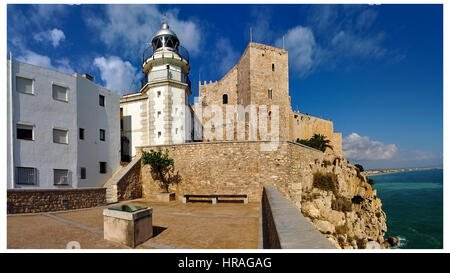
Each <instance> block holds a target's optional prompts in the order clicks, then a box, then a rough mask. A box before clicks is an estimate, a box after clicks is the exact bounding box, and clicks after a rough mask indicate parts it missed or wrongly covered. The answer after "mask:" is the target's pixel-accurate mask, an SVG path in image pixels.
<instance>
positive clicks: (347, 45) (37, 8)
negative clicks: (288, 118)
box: [7, 4, 443, 169]
mask: <svg viewBox="0 0 450 273" xmlns="http://www.w3.org/2000/svg"><path fill="white" fill-rule="evenodd" d="M163 14H166V17H167V22H168V24H169V26H170V28H171V29H172V30H174V32H175V33H176V34H177V36H178V37H179V39H180V42H181V45H182V46H183V47H185V48H186V49H187V50H188V51H189V55H190V65H191V72H190V78H191V81H192V82H196V83H198V81H199V80H201V81H210V80H212V81H215V80H220V78H221V77H222V76H223V75H224V74H225V73H226V72H227V71H228V70H229V69H230V68H232V67H233V66H234V65H235V64H236V63H237V61H238V60H239V57H240V56H241V54H242V53H243V52H244V50H245V48H246V46H247V44H248V42H249V41H250V29H251V33H252V35H251V36H252V40H253V41H254V42H260V43H264V44H268V45H272V46H276V47H280V48H282V47H283V37H284V48H285V49H286V50H288V52H289V87H290V96H291V103H292V108H293V110H299V111H301V112H302V113H308V114H310V115H314V116H318V117H322V118H325V119H331V120H332V121H333V123H334V130H335V131H337V132H342V136H343V152H344V156H345V157H346V158H348V159H349V161H350V162H351V163H359V164H362V165H363V166H364V167H365V168H366V169H389V168H414V167H435V166H442V160H443V8H442V5H437V4H435V5H406V4H402V5H392V4H389V5H305V4H283V5H268V4H266V5H262V4H252V5H236V4H235V5H223V4H221V5H219V4H214V5H198V4H197V5H187V4H184V5H174V4H171V5H143V4H141V5H88V4H84V5H12V4H9V5H7V50H8V52H9V51H12V53H13V59H15V60H17V61H22V62H26V63H31V64H34V65H38V66H42V67H46V68H50V69H54V70H57V71H60V72H63V73H73V72H78V73H88V74H90V75H92V76H94V80H95V82H97V83H99V84H101V85H103V86H105V87H107V88H109V89H111V90H113V91H115V92H117V93H119V94H125V93H130V92H137V91H139V87H140V79H141V78H142V77H143V74H142V72H141V71H140V67H141V64H142V52H143V50H144V49H145V48H146V47H147V46H148V45H147V44H146V43H147V42H149V41H151V39H152V37H153V34H154V33H155V32H156V31H157V30H158V29H159V28H160V26H161V20H162V18H163ZM193 86H194V90H193V91H194V94H195V95H197V94H198V90H197V86H198V85H197V84H194V85H193ZM191 101H192V98H191Z"/></svg>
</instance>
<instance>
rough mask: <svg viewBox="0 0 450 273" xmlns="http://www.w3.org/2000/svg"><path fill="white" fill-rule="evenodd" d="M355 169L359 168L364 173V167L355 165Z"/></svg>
mask: <svg viewBox="0 0 450 273" xmlns="http://www.w3.org/2000/svg"><path fill="white" fill-rule="evenodd" d="M355 167H356V168H358V169H359V171H360V172H363V171H364V167H363V166H362V165H359V164H355Z"/></svg>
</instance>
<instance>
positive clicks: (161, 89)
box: [120, 20, 193, 156]
mask: <svg viewBox="0 0 450 273" xmlns="http://www.w3.org/2000/svg"><path fill="white" fill-rule="evenodd" d="M149 45H150V46H149V47H148V48H147V49H146V50H145V51H144V53H143V56H142V72H143V73H144V75H145V77H144V78H143V80H142V83H141V84H142V88H141V90H140V92H138V93H134V94H128V95H124V96H123V97H122V99H121V103H120V104H121V108H122V110H121V111H122V112H121V113H122V116H121V120H122V121H123V128H122V138H125V139H126V141H129V142H130V144H131V145H129V146H130V147H129V150H130V151H129V153H128V154H129V155H130V154H131V155H133V156H134V155H135V147H137V146H147V145H164V144H180V143H185V142H188V141H191V140H192V127H193V126H192V118H191V117H192V113H193V111H192V108H191V106H190V105H189V96H190V95H191V82H190V80H189V77H188V74H189V70H190V66H189V54H188V51H187V50H186V49H184V48H183V47H182V46H181V45H180V41H179V40H178V37H177V35H176V34H175V33H174V32H173V31H172V30H171V29H170V28H169V25H168V24H167V22H166V21H165V20H163V22H162V26H161V29H160V30H159V31H158V32H157V33H156V34H155V35H154V37H153V39H152V41H151V43H149ZM127 146H128V145H127ZM123 148H124V147H122V149H123ZM127 150H128V148H127ZM126 153H127V151H123V154H126Z"/></svg>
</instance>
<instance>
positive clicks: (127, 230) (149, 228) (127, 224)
mask: <svg viewBox="0 0 450 273" xmlns="http://www.w3.org/2000/svg"><path fill="white" fill-rule="evenodd" d="M152 213H153V209H151V208H144V209H140V210H137V211H134V212H127V211H119V210H113V209H111V208H108V209H104V210H103V232H104V239H105V240H110V241H114V242H117V243H121V244H124V245H127V246H129V247H133V248H134V247H136V246H137V245H139V244H142V243H143V242H145V241H147V240H148V239H150V238H151V237H152V236H153V224H152Z"/></svg>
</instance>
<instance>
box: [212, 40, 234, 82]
mask: <svg viewBox="0 0 450 273" xmlns="http://www.w3.org/2000/svg"><path fill="white" fill-rule="evenodd" d="M238 59H239V53H238V52H237V51H235V50H233V47H232V46H231V42H230V40H229V39H227V38H224V37H220V38H219V39H218V40H217V43H216V48H215V49H214V60H215V61H214V62H212V63H211V65H213V68H212V69H214V70H217V72H218V73H219V74H220V76H223V75H224V74H225V73H227V72H228V71H229V70H230V69H231V68H232V67H233V66H234V65H235V64H236V63H237V61H238Z"/></svg>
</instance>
